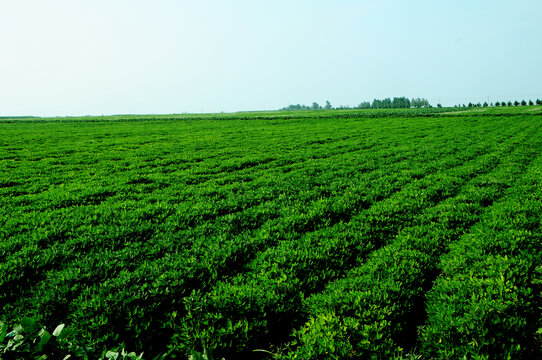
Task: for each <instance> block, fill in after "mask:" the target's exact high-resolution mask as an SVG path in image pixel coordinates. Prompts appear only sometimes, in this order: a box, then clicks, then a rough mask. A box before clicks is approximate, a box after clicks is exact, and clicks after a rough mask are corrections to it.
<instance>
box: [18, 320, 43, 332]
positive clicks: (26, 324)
mask: <svg viewBox="0 0 542 360" xmlns="http://www.w3.org/2000/svg"><path fill="white" fill-rule="evenodd" d="M21 326H22V327H23V329H24V331H25V332H26V333H29V334H35V333H37V332H38V329H39V327H38V322H37V321H36V320H34V319H32V318H29V317H25V318H23V321H21Z"/></svg>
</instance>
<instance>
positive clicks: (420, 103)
mask: <svg viewBox="0 0 542 360" xmlns="http://www.w3.org/2000/svg"><path fill="white" fill-rule="evenodd" d="M424 107H426V108H429V107H432V106H431V104H430V103H429V101H428V100H427V99H424V98H413V99H412V100H409V99H408V98H406V97H394V98H393V100H392V99H390V98H385V99H382V100H380V99H374V100H373V101H372V102H369V101H364V102H361V103H360V104H359V105H358V106H355V107H350V106H344V105H341V106H338V107H333V106H332V105H331V103H330V102H329V101H326V104H325V105H324V106H323V107H322V106H320V105H319V104H318V103H317V102H313V103H312V105H310V106H309V105H302V104H295V105H288V106H287V107H284V108H282V109H280V110H331V109H409V108H424Z"/></svg>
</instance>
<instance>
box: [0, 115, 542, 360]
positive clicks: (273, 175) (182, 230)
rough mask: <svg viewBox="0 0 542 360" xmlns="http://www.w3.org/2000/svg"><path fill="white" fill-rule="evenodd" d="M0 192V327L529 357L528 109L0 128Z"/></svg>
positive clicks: (374, 354) (250, 353)
mask: <svg viewBox="0 0 542 360" xmlns="http://www.w3.org/2000/svg"><path fill="white" fill-rule="evenodd" d="M481 110H486V111H481ZM0 204H1V206H0V274H2V276H1V277H0V319H5V320H6V321H7V322H9V323H13V324H15V323H17V321H20V319H22V318H24V317H32V318H35V319H38V320H39V321H40V323H42V324H44V325H45V326H47V328H49V329H54V328H55V326H56V325H58V324H60V323H65V324H67V326H69V327H70V329H72V330H73V332H74V334H73V337H74V339H77V341H78V342H81V343H84V344H89V345H90V346H91V347H92V348H93V349H95V351H96V353H97V354H101V353H102V351H103V350H104V349H107V348H111V347H114V346H117V345H119V344H122V345H123V346H125V347H126V349H127V350H134V351H138V352H141V351H144V352H145V354H146V357H145V358H146V359H147V358H149V359H151V358H152V357H154V356H156V355H158V354H165V353H169V355H168V356H169V357H168V358H170V357H171V358H173V357H174V356H176V357H177V358H183V359H184V358H186V357H187V356H188V355H189V354H191V352H192V351H197V352H200V353H202V352H203V351H204V350H205V351H209V350H213V351H214V355H215V357H216V358H222V357H225V358H226V360H230V359H240V358H247V359H254V358H279V359H300V360H301V359H305V360H309V359H350V358H351V359H393V358H396V359H400V358H403V357H404V358H408V357H409V356H414V355H415V356H421V358H424V359H459V358H463V357H464V356H465V358H466V359H508V358H511V359H521V358H525V359H529V358H533V359H534V358H536V357H537V356H540V355H541V354H540V347H541V344H542V343H541V337H540V333H541V330H539V329H540V328H542V323H541V306H542V299H541V295H540V290H541V283H542V231H541V227H542V108H540V107H526V108H524V109H521V108H497V109H495V108H488V109H478V110H472V111H461V112H457V113H455V112H453V111H451V110H449V109H447V110H446V109H421V110H410V109H407V110H404V111H400V110H396V111H360V110H357V111H352V110H350V111H339V110H331V111H298V112H265V113H264V112H262V113H257V112H256V113H237V114H217V115H175V116H173V115H172V116H165V115H164V116H114V117H87V118H51V119H11V120H10V119H1V120H0ZM257 349H261V350H265V352H263V351H258V352H254V350H257Z"/></svg>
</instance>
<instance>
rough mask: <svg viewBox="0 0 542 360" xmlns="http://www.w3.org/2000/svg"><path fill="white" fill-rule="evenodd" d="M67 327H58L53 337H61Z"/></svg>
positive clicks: (62, 325) (61, 325)
mask: <svg viewBox="0 0 542 360" xmlns="http://www.w3.org/2000/svg"><path fill="white" fill-rule="evenodd" d="M65 326H66V325H65V324H60V325H58V326H57V327H56V328H55V330H54V331H53V336H56V337H59V336H60V335H61V334H62V330H64V327H65Z"/></svg>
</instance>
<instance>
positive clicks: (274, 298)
mask: <svg viewBox="0 0 542 360" xmlns="http://www.w3.org/2000/svg"><path fill="white" fill-rule="evenodd" d="M525 136H526V134H525V135H524V137H525ZM520 138H521V136H518V137H517V138H515V139H514V140H510V141H508V142H507V143H505V144H502V145H501V146H499V149H498V150H497V149H493V151H492V153H491V154H488V155H483V156H479V157H477V158H474V159H473V160H471V161H466V160H467V159H456V160H457V163H456V164H455V166H457V165H459V166H458V167H454V166H452V167H451V169H450V170H443V171H439V172H437V173H435V174H428V175H427V176H425V177H424V178H423V179H421V180H419V181H416V182H413V183H411V184H408V185H406V186H405V187H403V189H402V190H401V191H400V192H398V193H396V194H393V195H392V196H391V197H390V198H388V199H386V200H383V201H381V202H379V203H377V204H374V205H373V206H372V207H370V208H369V209H367V210H366V211H363V212H361V213H360V214H359V215H357V216H355V217H353V218H352V219H351V220H350V222H348V223H339V224H337V225H335V226H332V227H328V228H326V229H323V230H322V231H319V232H315V233H310V234H307V235H306V236H304V237H301V238H300V239H296V240H295V241H288V242H282V243H280V244H279V246H277V247H273V248H270V249H268V250H266V251H264V252H261V253H260V254H259V255H258V256H257V258H256V259H254V260H253V261H252V262H251V264H250V271H249V272H245V273H241V274H239V275H238V276H237V277H235V278H233V279H232V280H231V281H228V282H224V283H219V284H217V286H216V287H215V289H213V290H211V291H210V292H206V293H204V294H202V293H200V294H194V295H193V296H192V297H191V298H190V299H189V300H188V301H189V302H188V304H187V305H188V306H187V308H188V312H189V317H192V318H193V319H190V322H189V324H188V325H184V326H185V328H184V336H185V338H186V339H189V341H192V343H191V344H190V346H189V347H194V346H197V345H199V346H202V347H204V348H209V347H211V348H214V347H217V348H219V349H225V350H226V353H231V352H232V351H241V350H244V349H246V348H249V349H250V348H254V347H258V346H266V345H268V342H269V341H273V340H274V341H277V340H280V339H282V340H284V334H285V333H286V334H287V333H288V331H289V330H291V328H292V326H294V325H295V324H296V323H298V322H299V321H300V316H299V313H300V312H303V309H304V307H305V306H304V304H303V298H304V297H305V296H308V295H309V294H311V293H313V292H316V291H318V290H319V289H321V288H322V287H323V285H325V283H326V282H327V281H329V280H330V279H334V278H337V277H340V276H343V275H344V273H345V272H346V271H347V270H348V269H349V268H351V267H352V266H354V265H355V263H356V262H359V261H360V259H363V258H364V257H365V256H366V255H367V254H368V253H369V252H370V251H371V250H373V249H377V248H379V247H380V246H382V245H385V244H387V243H388V242H389V241H390V240H391V239H393V238H394V237H395V235H396V234H397V232H398V231H400V229H401V228H403V227H405V226H419V223H418V222H419V221H420V214H425V213H426V212H428V213H430V214H432V211H433V207H434V206H435V204H438V203H440V202H442V201H445V199H447V198H449V197H452V196H454V195H455V194H456V193H457V192H458V191H460V190H461V187H462V186H465V184H468V183H469V182H472V181H476V179H478V177H479V176H480V175H479V174H481V173H484V172H487V171H489V170H491V169H492V168H493V167H495V166H497V164H498V162H499V161H498V159H499V158H500V157H506V156H507V153H508V152H510V151H512V149H513V147H514V142H515V140H518V139H520ZM464 155H465V156H468V152H465V153H464ZM443 161H449V160H448V159H443ZM473 177H474V180H473ZM485 200H486V201H487V199H485ZM437 209H438V207H437ZM421 219H424V220H425V218H423V216H421ZM273 334H279V336H278V338H275V339H272V338H270V336H272V335H273ZM275 336H277V335H275ZM194 340H196V341H199V343H197V342H196V343H195V344H194V343H193V341H194ZM181 341H182V340H181Z"/></svg>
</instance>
